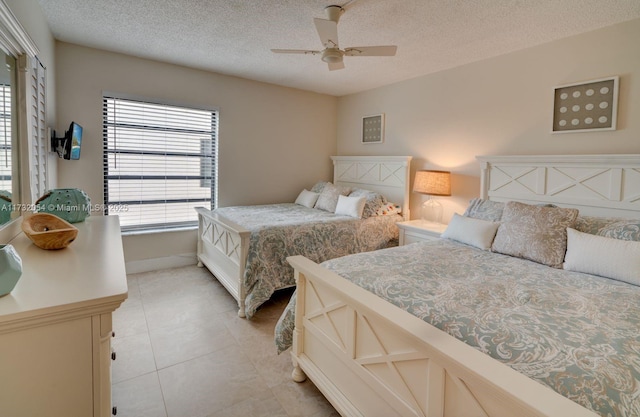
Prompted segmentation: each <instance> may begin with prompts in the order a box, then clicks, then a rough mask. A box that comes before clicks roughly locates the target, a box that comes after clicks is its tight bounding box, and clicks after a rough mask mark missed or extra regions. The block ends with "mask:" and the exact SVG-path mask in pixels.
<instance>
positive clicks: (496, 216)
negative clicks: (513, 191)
mask: <svg viewBox="0 0 640 417" xmlns="http://www.w3.org/2000/svg"><path fill="white" fill-rule="evenodd" d="M504 204H505V203H501V202H499V201H491V200H483V199H481V198H474V199H473V200H471V201H469V206H468V207H467V210H465V212H464V214H463V215H464V216H467V217H473V218H474V219H480V220H488V221H490V222H499V221H500V219H502V212H503V210H504Z"/></svg>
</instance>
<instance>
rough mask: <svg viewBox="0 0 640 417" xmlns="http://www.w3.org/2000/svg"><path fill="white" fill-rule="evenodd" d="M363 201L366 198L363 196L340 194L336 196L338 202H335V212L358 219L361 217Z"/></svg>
mask: <svg viewBox="0 0 640 417" xmlns="http://www.w3.org/2000/svg"><path fill="white" fill-rule="evenodd" d="M365 202H366V199H365V198H364V197H346V196H344V195H340V196H338V204H336V214H340V215H344V216H350V217H355V218H357V219H360V218H362V211H363V210H364V205H365Z"/></svg>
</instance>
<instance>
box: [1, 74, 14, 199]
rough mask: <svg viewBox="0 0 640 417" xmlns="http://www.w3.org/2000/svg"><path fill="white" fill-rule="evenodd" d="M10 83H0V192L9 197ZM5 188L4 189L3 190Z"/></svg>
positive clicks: (10, 186)
mask: <svg viewBox="0 0 640 417" xmlns="http://www.w3.org/2000/svg"><path fill="white" fill-rule="evenodd" d="M11 101H12V95H11V85H10V84H0V138H1V142H0V193H2V194H5V196H6V197H7V198H11V195H10V194H9V193H11V191H12V184H11V176H12V172H11V161H12V152H11V137H12V126H11V124H12V123H11V119H12V115H11ZM5 190H6V191H5Z"/></svg>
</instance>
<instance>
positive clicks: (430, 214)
mask: <svg viewBox="0 0 640 417" xmlns="http://www.w3.org/2000/svg"><path fill="white" fill-rule="evenodd" d="M422 220H424V221H426V222H432V223H442V204H440V203H439V202H438V201H437V200H435V199H433V198H429V199H428V200H427V201H425V202H424V203H422Z"/></svg>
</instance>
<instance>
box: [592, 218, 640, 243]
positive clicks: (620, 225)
mask: <svg viewBox="0 0 640 417" xmlns="http://www.w3.org/2000/svg"><path fill="white" fill-rule="evenodd" d="M597 234H598V235H599V236H604V237H611V238H614V239H620V240H633V241H635V242H640V220H638V219H628V220H627V219H620V220H617V221H614V222H611V223H609V224H607V225H606V226H604V227H603V228H601V229H600V230H598V233H597Z"/></svg>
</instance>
